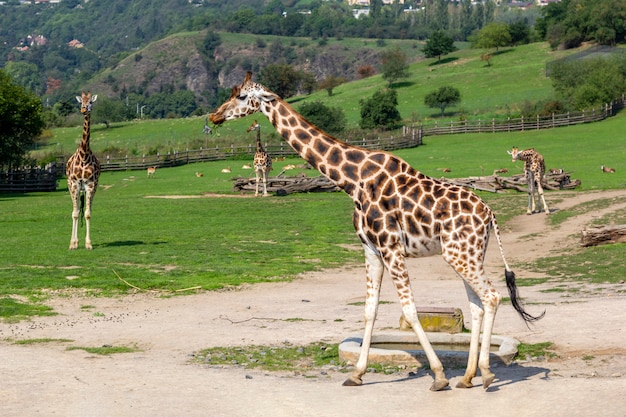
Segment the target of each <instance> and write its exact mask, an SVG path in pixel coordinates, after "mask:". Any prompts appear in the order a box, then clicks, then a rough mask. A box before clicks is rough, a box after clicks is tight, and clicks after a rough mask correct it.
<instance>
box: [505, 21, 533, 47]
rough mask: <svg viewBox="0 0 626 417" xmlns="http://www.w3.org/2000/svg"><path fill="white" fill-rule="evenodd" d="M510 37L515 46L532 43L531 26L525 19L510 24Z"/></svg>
mask: <svg viewBox="0 0 626 417" xmlns="http://www.w3.org/2000/svg"><path fill="white" fill-rule="evenodd" d="M509 35H511V43H512V44H513V45H524V44H527V43H529V42H530V26H529V25H528V22H527V21H526V20H525V19H517V20H515V21H514V22H512V23H510V24H509Z"/></svg>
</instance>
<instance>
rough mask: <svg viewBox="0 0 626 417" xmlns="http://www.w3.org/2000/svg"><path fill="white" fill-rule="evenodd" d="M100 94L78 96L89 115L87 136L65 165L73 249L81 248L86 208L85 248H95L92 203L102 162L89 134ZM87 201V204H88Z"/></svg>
mask: <svg viewBox="0 0 626 417" xmlns="http://www.w3.org/2000/svg"><path fill="white" fill-rule="evenodd" d="M97 98H98V96H97V95H95V94H94V95H93V96H92V95H91V93H90V92H88V93H85V92H84V91H83V93H82V96H76V100H77V101H78V102H79V103H80V111H81V113H82V114H83V115H84V116H85V120H84V122H83V138H82V140H81V142H80V145H78V149H77V150H76V152H74V154H73V155H72V156H71V157H70V159H68V161H67V165H66V167H65V174H66V175H67V185H68V188H69V191H70V195H71V196H72V205H73V209H72V238H71V240H70V250H73V249H76V248H78V217H79V215H80V212H82V211H83V210H84V215H85V221H86V222H85V224H86V235H85V249H92V245H91V237H90V234H89V226H90V224H89V223H90V219H91V203H92V202H93V197H94V195H95V194H96V190H97V188H98V177H99V176H100V162H98V158H96V156H95V155H94V154H93V153H92V152H91V149H89V137H90V126H91V108H92V105H93V103H94V102H95V101H96V99H97ZM85 204H86V207H85Z"/></svg>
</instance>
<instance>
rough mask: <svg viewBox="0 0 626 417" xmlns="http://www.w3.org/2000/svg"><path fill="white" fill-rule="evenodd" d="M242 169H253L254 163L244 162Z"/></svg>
mask: <svg viewBox="0 0 626 417" xmlns="http://www.w3.org/2000/svg"><path fill="white" fill-rule="evenodd" d="M241 169H252V165H251V164H243V165H242V166H241Z"/></svg>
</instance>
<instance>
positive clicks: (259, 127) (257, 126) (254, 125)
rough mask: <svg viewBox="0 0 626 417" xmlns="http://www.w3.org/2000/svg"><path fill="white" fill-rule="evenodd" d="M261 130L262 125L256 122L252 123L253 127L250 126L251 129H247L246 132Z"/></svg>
mask: <svg viewBox="0 0 626 417" xmlns="http://www.w3.org/2000/svg"><path fill="white" fill-rule="evenodd" d="M259 129H261V125H260V124H259V122H257V121H256V120H255V121H254V122H252V125H250V127H249V128H247V129H246V132H252V131H253V130H259Z"/></svg>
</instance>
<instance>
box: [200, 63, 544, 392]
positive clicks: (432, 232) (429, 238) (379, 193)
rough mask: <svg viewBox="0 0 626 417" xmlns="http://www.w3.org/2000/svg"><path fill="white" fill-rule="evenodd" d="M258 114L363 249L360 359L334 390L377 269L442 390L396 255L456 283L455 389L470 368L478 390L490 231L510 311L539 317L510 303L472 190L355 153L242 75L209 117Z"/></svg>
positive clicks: (361, 370) (374, 301) (382, 157)
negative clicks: (463, 309) (334, 201)
mask: <svg viewBox="0 0 626 417" xmlns="http://www.w3.org/2000/svg"><path fill="white" fill-rule="evenodd" d="M258 111H260V112H262V113H263V114H264V115H265V116H267V118H268V119H269V120H270V122H271V123H272V125H273V126H274V127H275V128H276V130H277V131H278V132H279V133H280V134H281V135H282V137H283V138H284V139H285V140H286V141H287V142H288V143H289V145H290V146H291V147H292V148H293V149H294V150H296V151H297V152H298V153H299V154H300V155H301V156H302V157H303V158H304V159H305V160H306V161H307V162H308V163H309V164H311V165H312V166H313V167H315V168H316V169H317V170H319V171H320V172H321V173H322V174H324V175H325V176H327V177H328V178H329V179H330V180H331V181H333V182H334V183H335V184H337V186H339V187H340V188H342V189H343V191H345V192H346V194H348V195H349V196H350V197H351V198H352V200H353V201H354V206H355V207H354V214H353V223H354V227H355V229H356V233H357V235H358V236H359V238H360V240H361V242H362V244H363V249H364V251H365V261H366V263H365V269H366V276H367V297H366V300H365V332H364V336H363V344H362V348H361V353H360V356H359V359H358V361H357V364H356V366H355V370H354V372H353V373H352V375H351V376H350V377H349V378H348V379H347V380H346V381H345V382H344V385H361V384H362V379H361V378H362V376H363V375H364V374H365V372H366V370H367V359H368V353H369V349H370V343H371V338H372V332H373V328H374V320H375V319H376V313H377V309H378V301H379V295H380V287H381V282H382V277H383V271H384V269H385V268H387V269H388V270H389V274H390V275H391V279H392V280H393V283H394V284H395V286H396V290H397V293H398V296H399V298H400V302H401V305H402V312H403V315H404V317H405V318H406V320H407V321H408V322H409V323H410V324H411V326H412V328H413V329H414V331H415V333H416V334H417V337H418V339H419V342H420V344H421V345H422V347H423V349H424V352H425V353H426V356H427V357H428V361H429V364H430V368H431V369H432V371H433V373H434V374H435V381H434V383H433V385H432V386H431V390H434V391H438V390H442V389H444V388H445V387H447V386H448V380H447V379H446V377H445V375H444V372H443V366H442V365H441V362H440V360H439V358H438V357H437V354H436V353H435V351H434V350H433V348H432V346H431V344H430V342H429V341H428V338H427V336H426V333H425V332H424V330H423V329H422V326H421V325H420V322H419V319H418V316H417V311H416V308H415V302H414V299H413V293H412V291H411V284H410V280H409V274H408V271H407V268H406V264H405V258H406V257H419V256H430V255H433V254H435V253H437V252H439V251H441V253H442V255H443V258H444V259H445V260H446V261H447V262H448V264H450V266H452V268H454V270H455V271H456V272H457V274H459V275H460V276H461V278H463V281H464V283H465V289H466V292H467V295H468V298H469V301H470V311H471V314H472V329H471V330H472V335H471V339H470V348H469V359H468V364H467V370H466V371H465V375H464V376H463V378H462V380H461V381H460V382H459V383H458V384H457V387H459V388H469V387H471V386H472V379H473V378H474V377H475V376H476V373H477V366H478V367H479V368H480V371H481V375H482V381H483V387H485V388H487V387H488V386H489V385H490V384H491V382H492V381H493V380H494V377H495V376H494V374H493V373H492V372H491V371H490V369H489V347H490V346H491V332H492V328H493V323H494V319H495V315H496V310H497V308H498V305H499V304H500V300H501V296H500V294H499V293H498V291H497V290H496V288H495V287H494V286H493V284H492V283H491V281H490V280H489V279H488V278H487V276H486V275H485V270H484V266H483V260H484V257H485V253H486V251H487V243H488V240H489V233H490V232H491V230H493V231H494V233H495V236H496V241H497V242H498V246H499V247H500V253H501V255H502V260H503V262H504V267H505V277H506V283H507V287H508V290H509V294H510V297H511V303H512V304H513V307H514V308H515V310H517V312H518V313H519V314H520V315H521V316H522V318H523V319H524V320H525V321H527V322H531V321H534V320H538V319H539V318H541V317H542V316H543V315H541V316H537V317H534V316H531V315H530V314H528V313H527V312H526V311H525V310H524V309H523V307H522V305H521V304H520V300H519V297H518V294H517V287H516V285H515V274H514V273H513V272H512V271H511V269H510V268H509V266H508V265H507V263H506V260H505V259H504V252H503V250H502V244H501V241H500V234H499V231H498V225H497V223H496V219H495V216H494V214H493V212H492V211H491V210H490V208H489V207H488V206H487V205H486V204H485V202H483V201H482V200H481V199H480V198H479V197H478V196H477V195H476V194H474V193H473V192H471V191H468V190H466V189H464V188H462V187H458V186H454V185H450V184H447V183H445V182H442V181H438V180H436V179H433V178H429V177H427V176H426V175H424V174H422V173H420V172H419V171H416V170H415V169H413V168H412V167H411V166H409V165H408V164H407V163H406V162H404V161H403V160H401V159H400V158H398V157H396V156H394V155H392V154H390V153H386V152H381V151H372V150H366V149H362V148H359V147H356V146H351V145H348V144H346V143H344V142H341V141H339V140H338V139H335V138H333V137H331V136H330V135H328V134H326V133H324V132H323V131H321V130H320V129H318V128H317V127H315V126H314V125H312V124H311V123H309V122H308V121H306V120H305V119H304V118H303V117H302V116H301V115H300V114H298V113H297V112H296V111H295V110H294V109H293V108H292V107H291V106H290V105H289V104H288V103H287V102H285V101H283V100H282V99H281V98H280V97H278V96H277V95H276V94H274V93H273V92H271V91H269V90H268V89H267V88H266V87H264V86H262V85H260V84H258V83H254V82H252V80H251V74H250V73H248V74H247V75H246V77H245V79H244V81H243V84H241V86H235V87H234V88H233V91H232V93H231V96H230V98H229V99H228V100H227V101H226V102H225V103H223V104H222V105H221V106H220V107H219V108H218V109H217V110H216V111H215V112H214V113H211V115H210V118H211V121H212V122H213V123H215V124H221V123H223V122H224V121H226V120H232V119H237V118H240V117H244V116H246V115H249V114H252V113H255V112H258ZM483 322H484V323H483ZM483 324H484V326H483ZM481 328H482V329H483V335H482V343H481V348H480V357H479V339H480V332H481Z"/></svg>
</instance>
